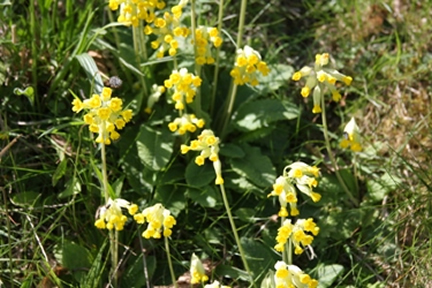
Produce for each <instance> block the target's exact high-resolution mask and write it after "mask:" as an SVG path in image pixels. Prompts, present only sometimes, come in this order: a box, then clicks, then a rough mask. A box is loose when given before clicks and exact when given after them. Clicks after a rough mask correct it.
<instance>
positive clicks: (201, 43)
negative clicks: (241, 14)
mask: <svg viewBox="0 0 432 288" xmlns="http://www.w3.org/2000/svg"><path fill="white" fill-rule="evenodd" d="M195 41H196V42H195V43H193V41H192V45H195V47H196V48H195V51H196V55H195V62H196V63H197V64H198V65H204V64H213V63H214V62H215V59H214V58H213V57H212V55H211V48H212V44H213V46H214V47H220V45H222V38H221V37H220V36H219V31H218V29H217V28H211V27H202V26H201V27H199V28H197V29H196V30H195Z"/></svg>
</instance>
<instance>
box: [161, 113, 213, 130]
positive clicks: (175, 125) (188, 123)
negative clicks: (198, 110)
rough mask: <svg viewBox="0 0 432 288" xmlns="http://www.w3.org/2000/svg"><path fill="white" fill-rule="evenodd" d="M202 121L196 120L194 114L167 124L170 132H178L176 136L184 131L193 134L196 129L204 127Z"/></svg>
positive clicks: (185, 115)
mask: <svg viewBox="0 0 432 288" xmlns="http://www.w3.org/2000/svg"><path fill="white" fill-rule="evenodd" d="M204 124H205V122H204V120H203V119H198V118H197V117H196V116H195V114H184V115H183V116H182V117H177V118H176V119H174V121H173V122H171V123H169V124H168V128H169V129H170V131H171V132H176V131H178V134H180V135H183V134H185V133H186V131H189V132H191V133H193V132H195V131H196V129H197V127H198V128H202V127H204Z"/></svg>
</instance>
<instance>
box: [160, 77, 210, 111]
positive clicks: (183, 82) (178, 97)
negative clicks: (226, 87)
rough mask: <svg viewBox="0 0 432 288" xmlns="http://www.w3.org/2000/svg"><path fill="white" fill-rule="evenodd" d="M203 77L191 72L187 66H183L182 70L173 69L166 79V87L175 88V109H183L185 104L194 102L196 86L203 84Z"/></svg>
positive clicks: (173, 97)
mask: <svg viewBox="0 0 432 288" xmlns="http://www.w3.org/2000/svg"><path fill="white" fill-rule="evenodd" d="M201 82H202V80H201V78H200V77H199V76H195V75H193V74H192V73H189V72H188V70H187V69H186V68H181V69H180V71H177V70H175V71H173V72H172V73H171V75H170V77H169V79H168V80H165V82H164V85H165V87H166V88H168V89H171V88H173V89H174V94H173V96H172V99H173V100H174V101H175V103H176V104H175V109H177V110H183V109H184V108H185V104H186V103H187V104H189V103H192V102H193V99H194V97H195V94H196V88H197V87H199V86H201Z"/></svg>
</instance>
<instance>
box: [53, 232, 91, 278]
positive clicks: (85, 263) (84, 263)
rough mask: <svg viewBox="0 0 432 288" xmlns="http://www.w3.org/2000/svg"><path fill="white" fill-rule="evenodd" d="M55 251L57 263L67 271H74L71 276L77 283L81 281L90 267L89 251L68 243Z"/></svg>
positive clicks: (65, 242) (64, 243)
mask: <svg viewBox="0 0 432 288" xmlns="http://www.w3.org/2000/svg"><path fill="white" fill-rule="evenodd" d="M56 250H57V251H56V253H55V257H56V259H57V261H58V262H60V263H61V265H62V266H63V267H65V268H67V269H68V270H69V271H74V272H73V273H72V275H73V276H74V278H75V279H76V280H77V281H78V282H81V281H83V280H84V279H85V275H86V274H87V272H85V270H87V269H86V268H90V266H91V264H90V263H91V261H90V259H91V257H90V256H91V255H90V253H89V251H88V250H87V249H86V248H84V247H83V246H80V245H78V244H76V243H73V242H69V241H64V242H63V244H62V245H60V247H57V249H56Z"/></svg>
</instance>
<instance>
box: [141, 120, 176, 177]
mask: <svg viewBox="0 0 432 288" xmlns="http://www.w3.org/2000/svg"><path fill="white" fill-rule="evenodd" d="M173 139H174V138H173V136H172V133H171V132H169V131H168V130H166V129H160V131H159V130H154V129H152V128H151V127H148V126H146V125H142V126H141V129H140V132H139V134H138V137H137V148H138V157H139V158H140V159H141V162H142V163H143V164H144V165H145V166H147V167H149V168H150V169H152V170H154V171H159V170H161V169H162V168H164V167H165V166H166V164H167V163H168V162H169V160H170V157H171V154H172V152H173Z"/></svg>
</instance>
